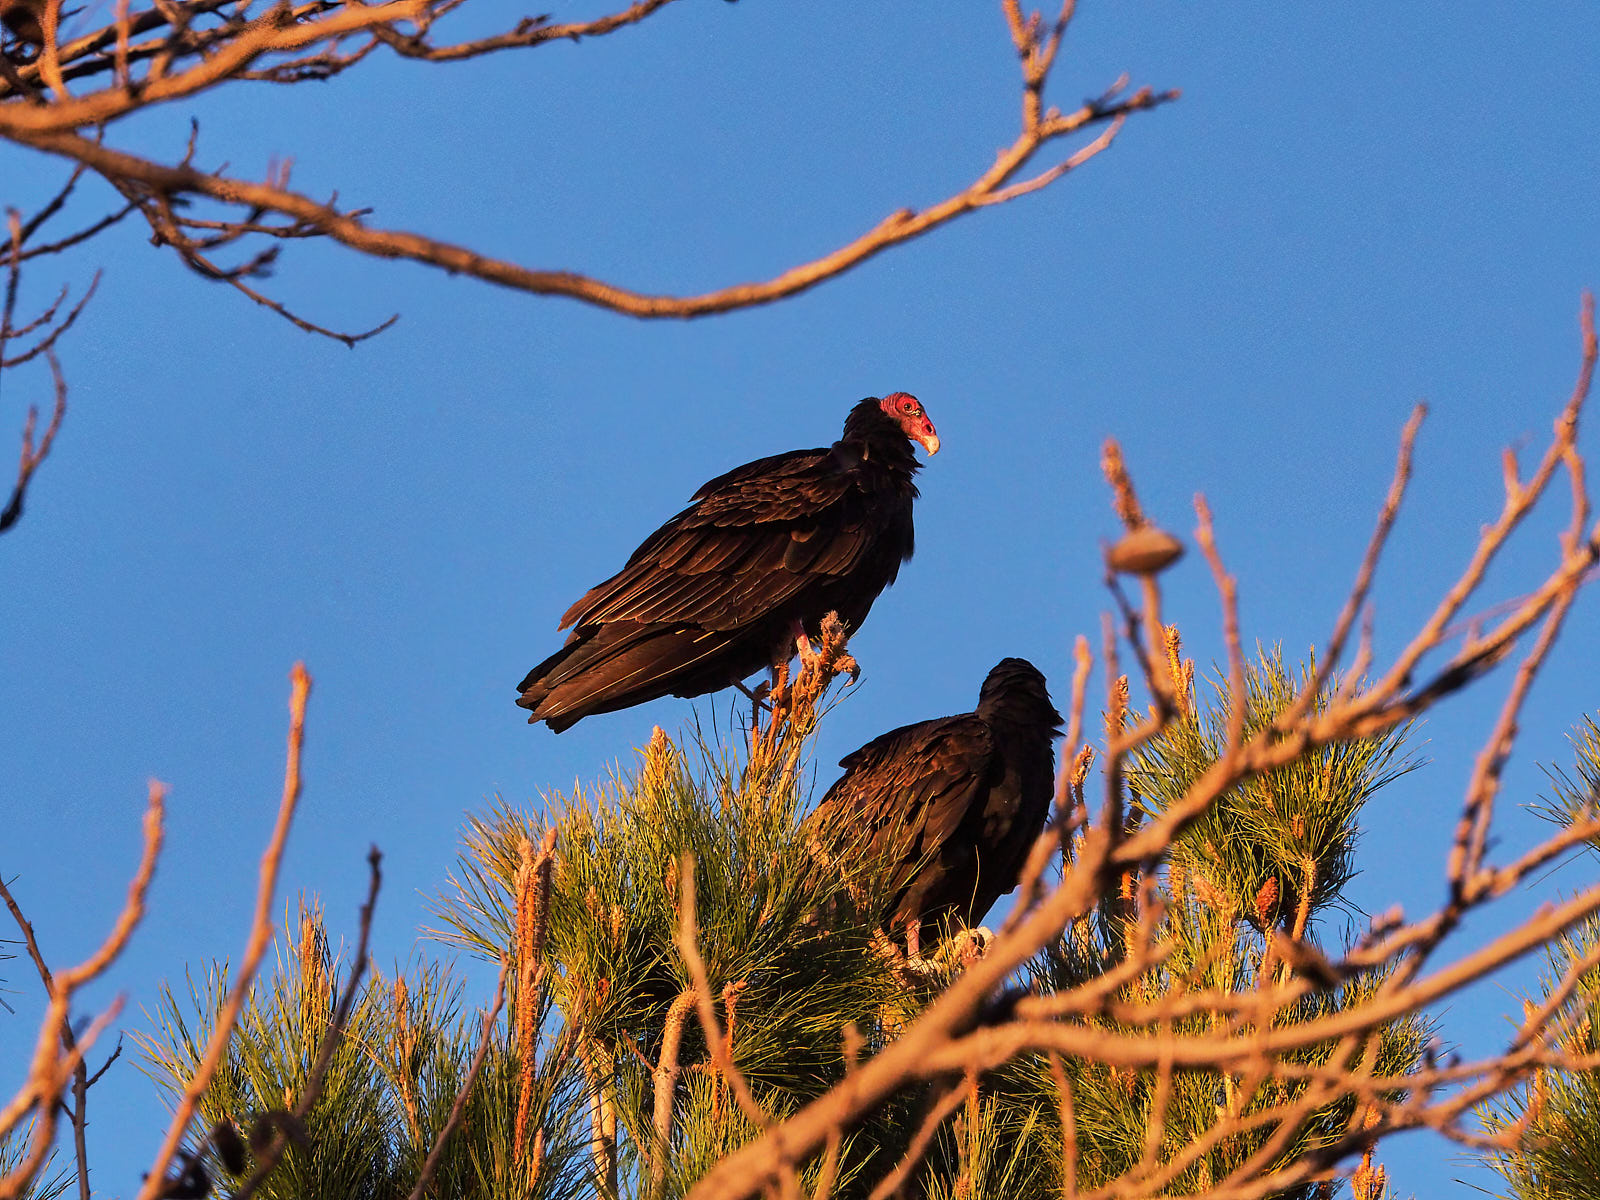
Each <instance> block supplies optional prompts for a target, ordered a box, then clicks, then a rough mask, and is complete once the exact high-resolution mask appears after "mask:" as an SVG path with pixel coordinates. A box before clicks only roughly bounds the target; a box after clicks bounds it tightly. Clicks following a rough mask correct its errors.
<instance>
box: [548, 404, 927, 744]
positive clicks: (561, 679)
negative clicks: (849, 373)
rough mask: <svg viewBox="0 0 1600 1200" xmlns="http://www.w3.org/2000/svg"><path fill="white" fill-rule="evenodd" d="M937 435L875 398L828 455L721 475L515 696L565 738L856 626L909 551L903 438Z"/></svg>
mask: <svg viewBox="0 0 1600 1200" xmlns="http://www.w3.org/2000/svg"><path fill="white" fill-rule="evenodd" d="M913 442H917V443H920V444H921V445H922V447H923V448H924V449H925V450H927V452H928V453H929V454H934V453H936V452H937V451H938V449H939V436H938V434H937V433H936V432H935V431H934V428H933V422H932V421H930V420H929V419H928V414H927V413H926V412H925V411H924V410H923V407H922V405H921V404H920V403H918V401H917V398H916V397H915V396H909V395H907V394H906V393H904V392H894V393H892V394H890V395H888V396H885V397H884V398H883V399H881V400H880V399H878V398H877V397H869V398H868V399H866V400H863V401H861V402H860V403H859V404H857V405H856V406H855V407H854V408H852V409H851V410H850V415H849V416H848V417H847V418H846V420H845V423H844V433H843V434H842V435H841V436H840V438H839V440H838V441H837V442H835V443H834V444H833V445H832V446H828V447H824V448H821V449H816V450H791V451H790V452H789V453H787V454H776V455H773V456H772V457H771V458H763V459H758V460H757V461H755V462H753V463H747V464H745V465H744V466H742V467H736V468H734V469H733V470H732V471H729V472H728V473H727V474H726V475H719V476H718V477H717V478H715V479H713V480H711V482H709V483H707V484H706V485H705V486H704V487H702V488H701V489H700V490H699V491H698V492H696V493H695V495H694V503H693V504H691V505H690V506H689V507H688V508H686V509H684V510H683V511H682V512H681V513H679V514H678V515H677V516H675V517H673V518H672V520H670V521H668V522H667V523H666V524H665V525H663V526H662V527H661V528H660V529H658V530H656V531H655V532H654V533H652V534H651V535H650V536H649V537H648V538H646V539H645V540H644V544H643V545H641V546H640V547H639V548H638V549H637V550H635V551H634V552H633V556H632V557H631V558H629V559H628V563H627V566H625V567H623V569H622V570H621V571H619V572H618V573H617V574H615V575H613V576H612V577H611V578H610V579H608V580H606V581H605V582H604V583H601V584H597V585H596V586H595V587H593V588H591V589H590V590H589V591H588V593H586V594H585V595H584V596H583V597H582V598H581V599H579V600H578V602H577V603H576V604H574V605H573V606H572V607H571V608H569V609H568V610H567V613H566V615H565V616H564V617H562V619H561V628H562V629H565V628H567V626H569V625H570V626H572V627H573V628H572V633H571V634H570V635H569V636H568V638H567V642H566V645H564V646H563V647H562V648H561V649H560V650H558V651H556V652H555V653H554V654H552V655H551V656H550V657H549V658H547V659H545V660H544V662H542V663H540V664H539V665H538V666H537V667H535V668H534V669H533V670H532V671H530V672H528V676H527V678H525V679H524V680H523V681H522V682H521V684H519V685H518V691H520V692H521V693H522V695H521V697H520V698H519V699H518V700H517V703H518V704H520V705H521V706H522V707H523V708H526V709H528V710H530V712H531V713H532V715H531V716H530V717H529V718H528V720H529V721H530V722H533V721H544V722H546V723H547V724H548V725H549V726H550V728H551V729H553V730H555V731H556V732H557V733H560V732H561V731H562V730H563V729H566V728H567V727H568V726H570V725H572V724H573V723H575V722H577V721H580V720H582V719H583V718H584V717H587V716H590V715H592V714H594V713H606V712H615V711H617V710H618V709H622V708H629V707H631V706H632V705H635V704H642V703H644V702H645V701H646V700H654V699H656V698H657V697H658V696H665V695H667V694H669V693H670V694H672V695H675V696H701V695H704V694H705V693H707V692H714V691H717V690H718V689H720V688H725V687H727V686H729V685H730V684H733V683H736V682H738V681H739V680H741V679H744V678H746V677H747V676H750V675H753V674H754V673H755V672H757V671H759V670H761V669H762V668H764V667H771V666H773V665H775V664H777V663H781V662H787V661H788V660H789V658H791V657H792V656H793V654H794V648H795V643H796V640H797V639H798V638H800V637H804V636H807V635H815V634H816V632H817V626H818V624H819V623H820V622H821V620H822V618H823V617H825V616H826V615H827V614H828V613H829V612H837V613H838V614H839V616H840V618H841V619H842V620H843V621H844V623H845V627H846V628H847V629H849V630H851V631H854V630H855V629H857V628H859V626H860V625H861V622H862V621H863V620H865V619H866V616H867V612H868V611H869V610H870V609H871V608H872V602H873V601H874V600H876V599H877V598H878V593H879V592H881V591H883V589H884V588H886V587H888V586H889V585H890V584H891V583H893V582H894V579H895V576H896V575H897V574H898V573H899V571H900V564H901V563H903V562H905V561H906V560H907V559H909V558H910V557H911V551H912V544H913V539H912V525H911V504H912V501H913V500H915V499H916V496H917V488H916V484H915V483H914V482H913V477H914V476H915V475H916V473H917V470H918V463H917V458H916V454H915V452H914V451H913V449H912V443H913Z"/></svg>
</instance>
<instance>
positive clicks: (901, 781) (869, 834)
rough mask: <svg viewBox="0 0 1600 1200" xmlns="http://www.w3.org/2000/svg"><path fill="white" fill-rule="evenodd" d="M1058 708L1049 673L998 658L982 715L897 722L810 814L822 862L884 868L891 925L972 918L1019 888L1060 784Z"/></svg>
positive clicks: (853, 761) (858, 756)
mask: <svg viewBox="0 0 1600 1200" xmlns="http://www.w3.org/2000/svg"><path fill="white" fill-rule="evenodd" d="M1060 726H1061V714H1060V713H1058V712H1056V710H1055V707H1054V705H1052V704H1051V703H1050V693H1049V691H1048V689H1047V688H1046V686H1045V679H1044V676H1043V675H1041V674H1040V673H1039V670H1038V668H1037V667H1035V666H1034V665H1033V664H1032V663H1031V662H1029V661H1028V660H1027V659H1025V658H1003V659H1001V660H1000V662H998V663H997V664H996V665H995V668H994V670H992V671H990V672H989V676H988V678H987V679H985V680H984V681H983V688H982V690H981V691H980V692H979V693H978V708H977V711H975V712H970V713H963V714H961V715H960V716H955V717H940V718H938V719H936V720H932V721H920V722H918V723H917V724H915V725H905V726H902V727H901V728H899V729H893V730H890V731H889V732H888V733H886V734H883V735H882V736H881V737H878V738H875V739H873V740H872V741H870V742H868V743H867V744H866V745H865V746H863V747H861V749H859V750H857V751H856V752H855V753H854V754H850V755H848V756H846V757H845V758H844V759H842V760H841V761H840V764H839V765H840V766H842V767H844V768H845V773H844V776H843V777H842V778H841V779H840V780H839V781H838V782H837V783H835V784H834V785H833V786H832V787H831V788H829V789H828V794H827V795H826V796H824V797H823V798H822V802H821V803H820V804H819V805H817V808H816V811H815V812H813V813H812V814H811V815H810V816H809V817H808V818H806V825H805V829H806V833H807V835H808V836H809V839H810V841H811V844H812V847H813V849H814V850H815V852H816V853H817V855H818V858H819V859H820V860H821V861H822V863H823V864H824V865H825V866H837V868H838V869H839V870H841V871H844V872H847V873H848V872H849V871H851V870H853V869H855V868H857V867H858V866H860V865H861V864H863V863H867V864H871V865H872V866H871V867H870V868H869V869H882V870H883V871H885V872H886V882H887V883H888V885H889V900H888V902H887V904H886V906H885V908H884V909H883V911H882V912H881V913H879V914H876V915H877V916H878V918H879V920H880V922H881V924H882V925H883V927H884V928H885V929H889V930H891V931H893V930H897V929H899V928H900V927H902V926H903V925H904V924H905V923H906V922H908V921H912V920H915V921H917V922H918V924H919V929H920V928H927V927H931V926H932V925H933V924H934V923H935V922H937V921H938V920H939V919H940V918H941V917H944V916H947V915H955V916H958V917H960V918H961V920H962V921H964V922H965V923H966V924H967V925H969V926H971V925H974V924H976V923H977V922H978V921H980V920H982V919H983V915H984V914H985V913H986V912H988V911H989V909H990V908H991V907H992V906H993V905H994V902H995V901H996V900H998V899H999V898H1000V897H1001V896H1003V895H1005V894H1006V893H1007V892H1009V891H1010V890H1011V889H1012V888H1014V887H1016V886H1017V880H1018V877H1019V876H1020V875H1021V872H1022V868H1023V866H1024V865H1025V864H1026V862H1027V858H1028V851H1029V850H1030V849H1031V848H1032V846H1033V843H1034V841H1035V839H1037V838H1038V836H1039V833H1040V831H1041V830H1042V829H1043V828H1044V823H1045V819H1046V818H1047V817H1048V816H1049V814H1050V800H1051V797H1052V796H1053V794H1054V791H1055V786H1054V784H1055V740H1056V738H1058V737H1059V736H1060V734H1061V728H1060Z"/></svg>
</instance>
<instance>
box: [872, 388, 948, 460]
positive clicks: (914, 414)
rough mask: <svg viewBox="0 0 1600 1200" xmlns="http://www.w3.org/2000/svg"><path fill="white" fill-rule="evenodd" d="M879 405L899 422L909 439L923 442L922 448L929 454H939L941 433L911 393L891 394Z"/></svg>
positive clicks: (879, 402)
mask: <svg viewBox="0 0 1600 1200" xmlns="http://www.w3.org/2000/svg"><path fill="white" fill-rule="evenodd" d="M878 404H879V405H880V406H881V407H882V408H883V411H884V412H886V413H887V414H888V415H889V416H891V417H893V418H894V419H895V420H896V421H898V422H899V424H900V428H901V429H903V430H905V435H906V436H907V437H908V438H910V439H911V440H912V441H914V442H921V443H922V448H923V449H924V450H926V451H927V452H928V453H929V454H937V453H939V433H938V431H937V430H935V429H934V427H933V422H932V421H930V420H929V419H928V410H927V409H925V408H923V407H922V404H921V402H920V401H918V399H917V398H916V397H915V396H913V395H911V394H910V393H909V392H890V393H889V394H888V395H887V396H885V397H884V398H883V399H882V400H880V401H878Z"/></svg>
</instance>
